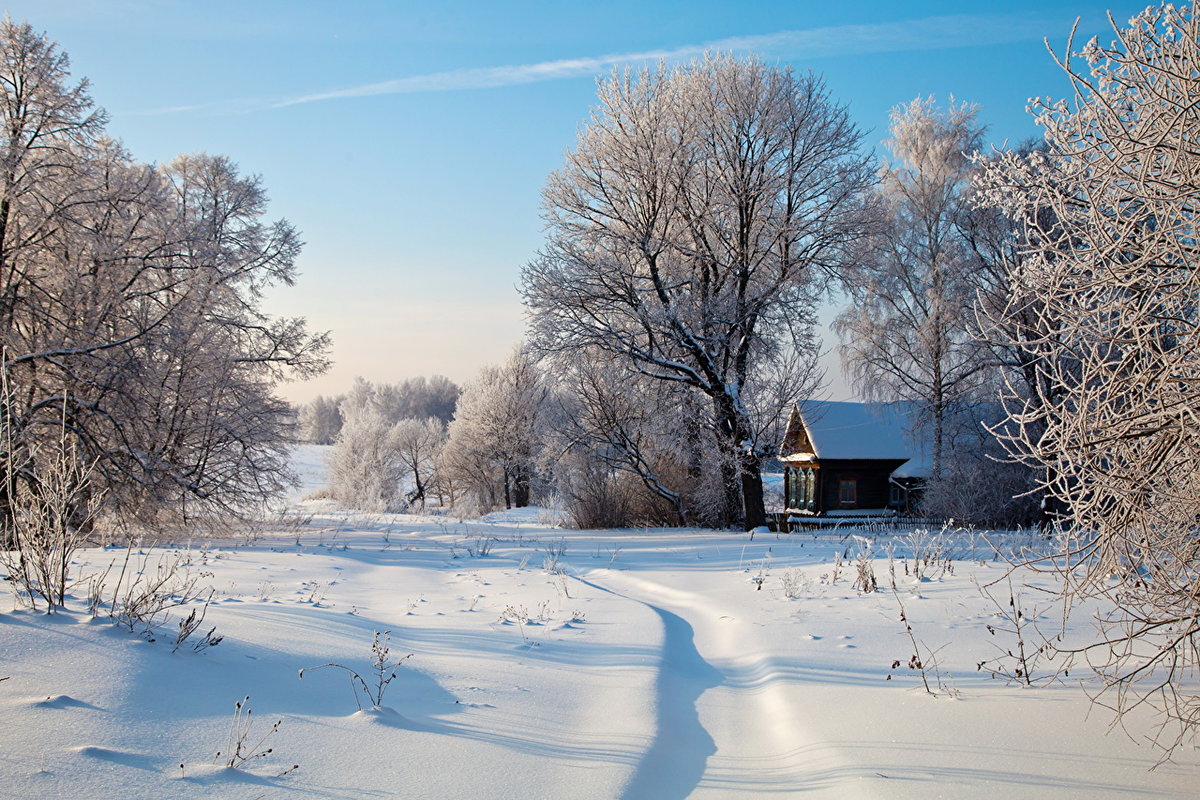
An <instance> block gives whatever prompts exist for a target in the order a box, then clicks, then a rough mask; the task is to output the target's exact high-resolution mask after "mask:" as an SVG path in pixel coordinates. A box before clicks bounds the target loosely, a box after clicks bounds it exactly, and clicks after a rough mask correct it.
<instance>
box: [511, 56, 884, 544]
mask: <svg viewBox="0 0 1200 800" xmlns="http://www.w3.org/2000/svg"><path fill="white" fill-rule="evenodd" d="M860 138H861V137H860V134H859V132H858V130H857V129H856V128H855V126H854V125H853V124H852V123H851V122H850V120H849V118H848V115H847V113H846V111H845V109H843V108H841V107H839V106H837V105H836V104H835V103H834V102H833V101H832V100H831V99H830V97H829V95H828V92H827V90H826V89H825V86H824V83H823V82H822V81H821V79H820V78H818V77H816V76H814V75H811V74H804V75H798V74H795V73H793V72H792V71H790V70H786V69H776V68H772V67H768V66H766V65H765V64H763V63H762V62H761V61H758V60H754V59H748V60H739V59H735V58H733V57H731V56H723V55H708V56H706V57H705V58H703V59H702V60H699V61H696V62H694V63H692V64H688V65H685V66H682V67H677V68H669V67H667V66H665V65H660V66H659V67H657V68H654V69H645V70H641V71H638V72H625V73H617V74H614V75H613V76H612V77H611V78H609V79H608V80H606V81H604V82H603V83H602V84H601V85H600V87H599V104H598V106H597V108H596V109H595V110H594V111H593V114H592V117H591V119H590V120H589V121H588V123H587V125H586V126H585V127H584V129H583V130H582V132H581V133H580V136H579V141H578V142H577V144H576V146H575V148H574V149H573V150H571V151H570V152H568V154H567V156H566V163H565V164H564V166H563V167H562V168H561V169H560V170H558V171H557V172H555V173H553V174H552V175H551V176H550V178H549V179H548V181H547V184H546V187H545V189H544V190H543V208H544V217H545V219H546V221H547V225H548V237H547V242H546V245H545V247H544V249H543V251H542V253H541V255H540V257H539V258H537V259H536V260H534V261H533V262H532V263H530V264H528V265H527V266H526V268H525V270H524V273H523V278H522V288H523V295H524V299H525V303H526V305H527V307H528V308H529V311H530V315H531V329H532V337H533V340H532V346H533V347H535V349H537V350H539V351H541V352H543V353H566V354H570V353H575V352H583V350H585V349H587V348H595V349H597V350H599V351H602V352H605V353H609V354H611V355H613V356H616V357H619V358H622V359H626V360H627V361H628V363H629V364H630V365H631V366H632V367H634V368H636V369H638V370H639V371H640V372H642V373H643V374H644V375H646V376H649V377H651V378H653V379H655V380H661V381H667V382H672V383H677V384H681V385H683V386H686V387H689V388H690V389H692V390H694V391H696V392H698V393H699V394H701V395H702V396H703V397H704V398H705V400H706V403H707V405H708V406H709V410H708V412H707V414H706V418H707V424H708V425H709V426H710V427H711V429H712V431H713V434H714V436H715V437H716V440H717V441H718V442H719V443H720V447H721V449H722V451H723V453H724V455H725V458H724V459H723V463H724V465H725V466H724V468H723V469H724V473H725V474H724V477H723V480H722V486H723V489H722V493H723V503H722V505H723V514H722V517H723V521H724V523H725V524H732V523H734V522H741V523H742V524H744V525H745V526H747V527H750V528H753V527H756V526H758V525H761V524H763V522H764V517H765V515H764V511H763V499H762V481H761V475H760V469H761V467H760V464H761V459H762V457H763V454H764V451H763V449H762V447H761V446H760V443H759V442H757V441H756V440H755V431H754V426H753V423H752V419H751V416H750V412H749V410H748V408H747V405H746V391H747V385H748V382H751V381H752V380H753V377H752V376H753V375H754V371H755V365H756V363H757V362H759V361H760V360H762V359H765V358H767V357H769V356H770V355H771V354H772V353H773V352H775V351H776V350H778V349H779V348H782V347H787V346H788V345H790V344H791V343H792V342H791V340H790V334H791V333H792V332H793V331H794V330H796V329H798V328H802V327H804V325H806V324H807V323H810V322H811V319H812V307H813V305H814V303H813V294H814V291H815V290H816V289H817V288H819V287H820V282H821V280H822V279H827V278H828V276H829V275H830V274H835V273H836V272H837V270H838V269H839V268H840V266H841V265H842V264H843V263H844V262H845V251H846V248H847V244H848V243H849V242H850V241H851V240H853V239H854V238H855V237H856V236H858V235H859V231H860V227H861V220H862V197H863V194H864V190H865V188H866V187H867V186H868V185H869V183H870V182H871V175H870V170H869V167H868V163H867V160H866V159H865V158H864V157H863V155H862V154H861V153H860V152H859V150H858V147H859V141H860Z"/></svg>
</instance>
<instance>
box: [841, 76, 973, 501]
mask: <svg viewBox="0 0 1200 800" xmlns="http://www.w3.org/2000/svg"><path fill="white" fill-rule="evenodd" d="M983 133H984V128H983V125H981V124H980V123H979V122H978V120H977V109H976V108H975V107H974V106H971V105H967V104H962V103H957V104H956V103H953V102H952V103H951V104H950V106H949V107H948V108H946V109H944V110H943V109H939V108H937V106H936V105H935V104H934V101H933V99H932V98H918V99H916V100H913V101H912V102H910V103H906V104H903V105H901V106H898V107H897V108H896V109H894V110H893V111H892V126H891V138H890V139H889V140H888V141H887V142H886V144H887V146H888V148H889V150H890V151H891V154H892V157H891V159H890V160H888V161H886V162H885V163H884V165H883V166H882V167H881V168H880V170H879V177H880V184H879V187H878V189H877V190H876V197H877V199H878V206H877V208H878V211H879V214H880V219H879V225H878V227H877V228H876V229H875V231H874V233H873V235H872V236H871V237H870V238H869V239H868V240H866V241H864V242H863V243H862V247H861V250H860V254H859V257H858V264H857V266H856V268H855V269H854V270H853V271H852V272H851V273H850V274H849V275H848V276H847V279H846V281H845V287H846V290H847V292H848V293H849V295H850V297H851V305H850V306H849V307H848V308H846V309H845V310H844V311H843V312H842V313H841V315H839V316H838V318H837V320H836V322H835V323H834V328H835V330H836V331H837V332H838V334H839V336H840V337H841V339H842V345H841V355H842V362H843V364H844V365H845V366H846V368H847V371H848V372H849V375H850V377H851V379H852V381H853V384H854V387H855V388H856V389H857V390H858V391H859V393H860V394H862V395H863V396H864V397H866V398H868V399H870V400H879V401H892V400H904V401H908V402H911V403H914V404H916V406H917V407H918V408H919V409H920V411H921V416H922V417H923V419H922V422H923V423H924V424H925V425H927V426H928V439H929V441H930V449H931V456H932V462H933V463H932V468H933V475H934V477H935V478H937V477H940V475H941V473H942V471H943V468H944V465H945V462H946V460H947V456H948V452H947V451H948V441H947V438H948V437H947V425H948V417H949V416H951V415H952V414H953V412H954V409H955V407H956V405H957V404H958V403H960V402H961V401H963V400H964V399H965V398H967V397H968V396H969V395H970V393H971V392H972V390H973V389H974V388H975V387H976V386H977V385H978V383H979V380H980V371H981V370H982V369H983V368H984V367H985V366H986V365H987V363H988V359H987V350H986V348H984V347H982V346H981V345H980V343H979V342H978V341H977V340H976V339H975V337H974V336H972V335H971V322H972V321H973V314H972V306H973V302H974V299H975V291H976V276H975V266H976V265H975V261H974V260H973V258H972V251H971V249H970V247H969V245H968V243H967V242H966V240H965V238H964V234H963V226H964V224H965V222H966V219H965V218H966V217H967V216H968V215H969V214H970V213H971V210H972V207H971V201H970V197H969V189H970V179H971V174H972V172H973V170H974V169H975V167H974V164H973V163H972V161H971V154H972V153H974V152H975V151H977V150H978V149H979V146H980V144H981V143H982V140H983Z"/></svg>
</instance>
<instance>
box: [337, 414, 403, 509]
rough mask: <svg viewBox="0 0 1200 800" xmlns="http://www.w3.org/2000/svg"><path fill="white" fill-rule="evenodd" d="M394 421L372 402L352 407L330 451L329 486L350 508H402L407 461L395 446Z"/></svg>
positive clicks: (342, 503)
mask: <svg viewBox="0 0 1200 800" xmlns="http://www.w3.org/2000/svg"><path fill="white" fill-rule="evenodd" d="M392 428H393V426H392V423H390V422H389V421H388V420H387V418H386V417H384V416H383V414H381V413H380V412H379V411H377V410H375V409H374V408H372V407H370V406H366V407H362V408H358V409H355V410H354V411H352V412H351V413H350V414H349V415H348V416H347V418H346V421H345V423H344V424H343V425H342V432H341V435H340V436H338V440H337V444H336V445H334V448H333V452H332V453H330V455H329V465H328V469H329V488H330V490H331V491H332V493H333V497H334V499H335V500H336V501H337V502H338V503H340V504H341V505H343V506H346V507H347V508H357V509H361V510H363V511H376V512H378V511H401V510H403V507H404V502H403V492H402V491H401V487H400V481H401V480H402V479H403V477H404V472H405V464H404V461H403V459H402V457H401V454H400V452H399V451H398V450H397V448H396V447H395V446H394V442H393V437H392Z"/></svg>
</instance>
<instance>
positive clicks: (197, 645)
mask: <svg viewBox="0 0 1200 800" xmlns="http://www.w3.org/2000/svg"><path fill="white" fill-rule="evenodd" d="M210 602H212V592H211V591H210V592H209V596H208V600H205V601H204V605H203V606H202V607H201V608H200V614H199V616H197V615H196V609H195V608H193V609H192V612H191V613H190V614H188V615H187V617H186V618H185V619H181V620H179V633H177V634H176V635H175V646H174V647H172V648H171V652H172V653H174V652H175V651H176V650H178V649H179V648H180V646H181V645H182V644H183V643H184V642H186V641H187V640H188V639H189V638H190V637H191V636H192V634H194V633H195V632H196V631H198V630H200V626H201V625H203V624H204V617H205V615H207V614H208V604H209V603H210ZM224 639H225V637H224V636H218V635H217V628H216V626H215V625H214V626H213V627H212V628H209V630H208V633H206V634H204V635H203V636H200V637H198V638H197V639H196V640H195V641H193V642H192V650H194V651H195V652H197V653H200V652H203V651H205V650H207V649H208V648H210V647H216V646H217V645H219V644H220V643H221V642H222V641H224Z"/></svg>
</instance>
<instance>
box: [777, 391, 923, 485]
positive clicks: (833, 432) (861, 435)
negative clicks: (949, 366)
mask: <svg viewBox="0 0 1200 800" xmlns="http://www.w3.org/2000/svg"><path fill="white" fill-rule="evenodd" d="M912 417H913V409H912V406H911V405H909V404H907V403H878V404H867V403H850V402H840V401H832V400H809V401H807V402H805V403H804V404H803V405H802V406H801V407H800V413H799V415H798V416H797V415H796V414H795V413H793V417H792V419H791V420H789V425H788V436H787V437H785V441H784V446H783V452H782V455H783V457H785V458H787V457H788V456H791V457H792V458H795V457H796V456H797V455H799V454H802V453H805V452H811V453H812V454H813V455H815V456H816V457H817V458H824V459H887V460H901V461H906V462H907V463H905V464H904V465H903V466H901V467H900V468H899V469H898V470H896V472H895V473H894V474H895V475H896V476H898V477H899V476H900V475H901V474H903V475H905V476H919V475H925V474H927V473H928V471H929V470H928V461H929V459H928V456H927V455H926V453H925V450H927V448H924V447H921V446H919V445H918V444H917V443H916V442H915V441H914V437H913V436H912V431H913V429H914V428H915V427H916V426H915V425H914V424H913V419H912Z"/></svg>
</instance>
